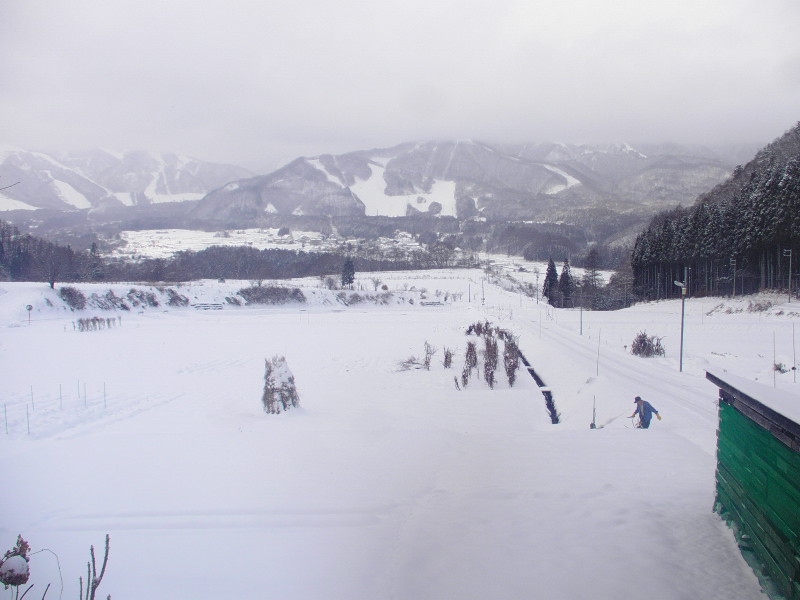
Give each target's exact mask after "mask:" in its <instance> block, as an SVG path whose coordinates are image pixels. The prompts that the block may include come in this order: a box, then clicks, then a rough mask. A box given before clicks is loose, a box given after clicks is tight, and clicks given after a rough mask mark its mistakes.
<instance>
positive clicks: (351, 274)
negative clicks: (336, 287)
mask: <svg viewBox="0 0 800 600" xmlns="http://www.w3.org/2000/svg"><path fill="white" fill-rule="evenodd" d="M355 280H356V266H355V264H354V263H353V259H352V258H347V259H346V260H345V261H344V265H342V287H348V288H352V287H353V282H354V281H355Z"/></svg>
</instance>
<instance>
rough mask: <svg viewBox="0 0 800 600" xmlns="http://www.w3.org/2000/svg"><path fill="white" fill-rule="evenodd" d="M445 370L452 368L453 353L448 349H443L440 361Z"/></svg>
mask: <svg viewBox="0 0 800 600" xmlns="http://www.w3.org/2000/svg"><path fill="white" fill-rule="evenodd" d="M442 364H443V365H444V368H445V369H449V368H450V367H452V366H453V351H452V350H451V349H450V348H445V349H444V360H443V361H442Z"/></svg>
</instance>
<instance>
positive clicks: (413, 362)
mask: <svg viewBox="0 0 800 600" xmlns="http://www.w3.org/2000/svg"><path fill="white" fill-rule="evenodd" d="M423 367H424V365H423V364H422V361H421V360H420V359H418V358H417V357H416V356H409V357H408V358H407V359H405V360H401V361H400V362H399V363H397V370H398V371H410V370H411V369H422V368H423Z"/></svg>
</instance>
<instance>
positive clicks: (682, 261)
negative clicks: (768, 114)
mask: <svg viewBox="0 0 800 600" xmlns="http://www.w3.org/2000/svg"><path fill="white" fill-rule="evenodd" d="M798 247H800V124H798V125H796V126H795V127H794V128H793V129H791V130H790V131H788V132H787V133H786V134H784V135H783V136H782V137H780V138H779V139H777V140H775V141H774V142H772V143H771V144H769V145H768V146H766V147H765V148H764V149H762V150H761V151H760V152H759V153H758V154H757V155H756V157H755V158H754V159H753V160H752V161H750V162H749V163H748V164H747V165H745V166H744V167H742V166H739V167H737V168H736V170H735V171H734V173H733V175H732V176H731V178H730V179H728V180H727V181H725V182H723V183H722V184H720V185H719V186H717V187H716V188H714V189H713V190H712V191H711V192H709V193H708V194H706V195H704V196H701V197H700V198H698V201H697V202H696V203H695V205H694V206H693V207H691V208H677V209H675V210H673V211H670V212H667V213H662V214H660V215H657V216H656V217H654V218H653V219H652V220H651V222H650V224H649V226H648V228H647V229H646V230H645V231H644V232H642V233H641V234H640V235H639V236H638V238H637V239H636V243H635V245H634V248H633V252H632V256H631V266H632V268H633V274H634V282H635V286H636V288H637V292H638V294H639V295H640V297H642V298H644V299H658V298H668V297H674V296H676V295H679V294H680V288H679V287H678V286H677V285H675V284H674V282H675V281H680V282H684V283H686V285H687V287H688V292H689V294H691V295H719V294H732V293H735V294H740V293H745V294H746V293H754V292H758V291H760V290H764V289H787V288H788V286H789V278H790V276H789V267H790V262H791V260H792V258H793V259H794V263H793V265H792V270H794V271H796V270H797V269H796V267H797V264H798V258H800V257H798V256H797V249H798ZM792 287H794V284H793V285H792Z"/></svg>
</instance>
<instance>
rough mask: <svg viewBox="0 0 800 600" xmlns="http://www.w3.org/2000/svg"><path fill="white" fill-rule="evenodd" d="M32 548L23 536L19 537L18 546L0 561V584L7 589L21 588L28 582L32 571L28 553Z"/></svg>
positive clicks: (7, 552)
mask: <svg viewBox="0 0 800 600" xmlns="http://www.w3.org/2000/svg"><path fill="white" fill-rule="evenodd" d="M30 550H31V547H30V545H28V542H26V541H25V540H24V539H22V536H21V535H18V536H17V545H16V546H14V547H13V548H12V549H11V550H8V551H6V553H5V555H4V556H3V559H2V560H0V583H2V584H3V585H4V586H5V587H6V588H8V587H9V586H20V585H23V584H25V583H27V582H28V577H30V569H29V567H28V560H29V558H28V552H30Z"/></svg>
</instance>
